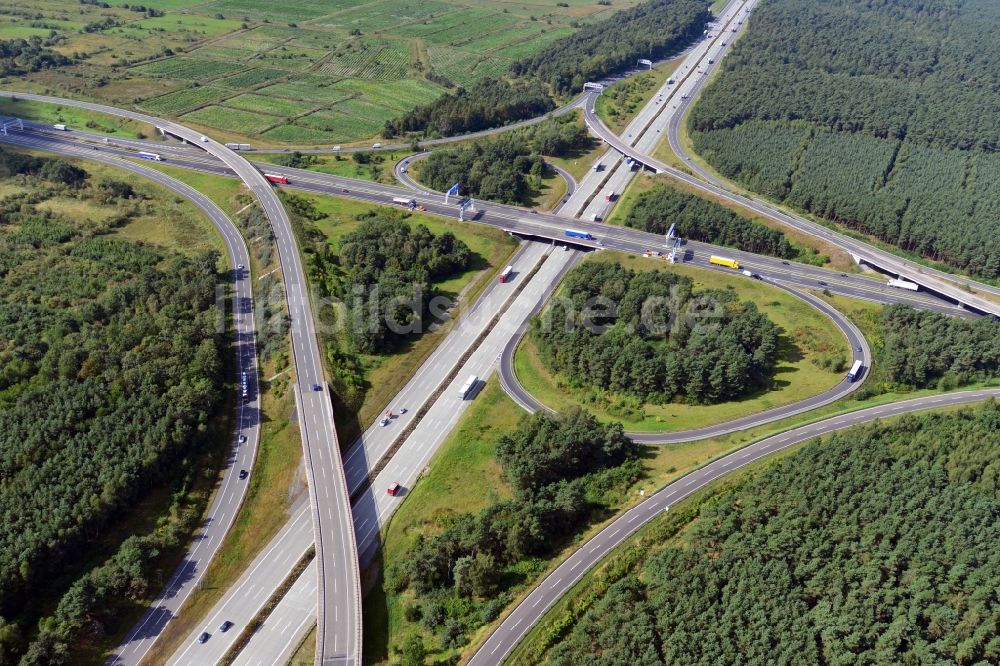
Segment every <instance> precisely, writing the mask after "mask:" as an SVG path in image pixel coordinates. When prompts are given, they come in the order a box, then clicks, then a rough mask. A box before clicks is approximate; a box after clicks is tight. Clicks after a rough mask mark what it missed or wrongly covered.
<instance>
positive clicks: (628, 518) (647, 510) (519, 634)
mask: <svg viewBox="0 0 1000 666" xmlns="http://www.w3.org/2000/svg"><path fill="white" fill-rule="evenodd" d="M990 397H993V398H997V397H1000V389H995V388H994V389H982V390H976V391H961V392H956V393H947V394H944V395H932V396H926V397H923V398H916V399H914V400H906V401H903V402H894V403H890V404H887V405H881V406H878V407H869V408H868V409H862V410H859V411H856V412H851V413H848V414H843V415H840V416H834V417H832V418H829V419H825V420H823V421H818V422H816V423H813V424H810V425H806V426H802V427H800V428H795V429H793V430H788V431H786V432H783V433H780V434H777V435H773V436H771V437H767V438H765V439H762V440H759V441H757V442H755V443H753V444H750V445H748V446H745V447H743V448H742V449H739V450H737V451H734V452H732V453H730V454H728V455H725V456H722V457H720V458H717V459H716V460H715V461H713V462H711V463H709V464H707V465H705V466H704V467H701V468H699V469H697V470H695V471H693V472H690V473H689V474H686V475H684V476H682V477H681V478H679V479H677V480H676V481H673V482H671V483H669V484H667V485H666V486H664V487H663V488H662V489H661V490H659V491H658V492H656V493H655V494H653V495H652V496H651V497H650V498H649V499H647V500H645V501H643V502H641V503H639V504H637V505H636V506H634V507H632V508H631V509H629V510H628V511H626V512H625V513H623V514H622V515H621V516H619V517H618V518H617V519H615V520H614V521H613V522H612V523H611V524H609V525H608V526H607V527H605V528H604V529H603V530H601V531H600V532H598V533H597V534H596V535H595V536H594V537H592V538H591V539H590V540H589V541H587V542H586V543H584V544H583V545H581V546H580V547H579V548H578V549H577V550H576V551H575V552H574V553H573V554H572V555H570V556H569V557H568V558H567V559H566V560H564V561H563V562H562V563H561V564H560V565H559V566H558V567H556V569H555V570H553V571H552V573H550V574H549V575H548V576H546V577H545V578H544V579H543V580H542V581H541V582H540V583H539V584H538V585H537V586H536V587H535V589H534V590H532V592H531V593H530V594H529V595H528V596H527V597H525V598H524V599H523V600H522V601H521V602H520V603H519V604H518V605H517V606H516V607H514V609H513V610H512V611H511V612H510V614H508V615H507V616H506V617H505V618H504V619H503V621H502V622H501V623H500V624H499V625H498V626H497V628H496V629H495V630H494V631H493V633H492V634H490V635H489V636H488V637H487V638H486V640H485V642H484V643H483V644H482V645H481V646H480V647H479V649H478V650H477V651H476V653H475V654H474V655H473V656H472V658H471V659H470V660H469V662H468V666H494V665H496V664H500V663H502V662H503V661H504V659H506V658H507V656H508V655H509V654H510V652H511V651H512V650H513V649H514V647H515V646H516V645H517V643H518V641H520V640H521V638H523V637H524V635H525V634H527V633H528V631H529V630H530V629H531V628H532V627H533V626H535V624H537V623H538V621H539V620H540V619H541V618H542V616H543V615H544V614H545V612H546V611H548V610H549V608H551V607H552V605H553V604H555V602H556V601H558V600H559V598H560V597H561V596H562V595H563V594H565V593H566V592H567V591H569V589H570V588H571V587H572V586H573V585H575V584H576V582H577V581H579V580H580V578H582V577H583V575H584V574H585V573H587V572H588V571H590V570H591V569H592V568H593V567H594V566H595V565H596V564H597V563H598V562H600V561H601V560H602V559H603V558H604V557H605V556H607V555H608V554H609V553H610V552H611V551H612V550H614V549H615V548H616V547H617V546H619V545H621V544H622V543H623V542H624V541H625V540H626V539H628V537H630V536H631V535H633V534H635V532H636V531H638V530H639V528H641V527H642V526H643V525H645V524H647V523H648V522H649V521H651V520H652V519H653V518H655V517H656V516H658V515H660V514H662V513H663V512H664V511H667V510H668V509H669V508H670V507H671V506H673V505H675V504H676V503H677V502H679V501H681V500H683V499H685V498H687V497H689V496H691V495H692V494H694V493H696V492H697V491H699V490H701V489H702V488H704V487H706V486H707V485H709V484H710V483H712V482H714V481H716V480H717V479H719V478H721V477H723V476H725V475H727V474H730V473H731V472H734V471H736V470H738V469H741V468H743V467H746V466H747V465H749V464H751V463H753V462H756V461H758V460H761V459H763V458H766V457H768V456H771V455H773V454H775V453H777V452H779V451H782V450H784V449H787V448H788V447H790V446H794V445H796V444H799V443H801V442H804V441H807V440H810V439H813V438H815V437H818V436H821V435H826V434H829V433H831V432H834V431H837V430H842V429H844V428H849V427H851V426H854V425H858V424H860V423H865V422H868V421H873V420H876V419H882V418H888V417H892V416H898V415H900V414H906V413H909V412H915V411H919V410H923V409H933V408H939V407H948V406H952V405H964V404H969V403H973V402H979V401H981V400H985V399H987V398H990Z"/></svg>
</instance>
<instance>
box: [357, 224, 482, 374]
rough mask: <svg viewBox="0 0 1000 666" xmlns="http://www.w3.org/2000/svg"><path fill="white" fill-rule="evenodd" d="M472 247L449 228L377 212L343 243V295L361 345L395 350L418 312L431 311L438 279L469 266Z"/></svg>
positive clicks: (367, 348) (371, 349)
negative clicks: (434, 230)
mask: <svg viewBox="0 0 1000 666" xmlns="http://www.w3.org/2000/svg"><path fill="white" fill-rule="evenodd" d="M471 257H472V253H471V251H470V250H469V247H468V246H467V245H466V244H465V243H463V242H462V241H460V240H458V239H457V238H455V235H454V234H452V233H451V232H450V231H449V232H445V233H443V234H440V235H438V236H435V235H434V234H432V233H431V232H430V230H428V229H427V227H425V226H423V225H422V224H418V225H417V226H416V227H414V228H413V229H412V230H411V229H410V225H408V224H407V223H406V222H405V221H403V220H401V219H399V218H397V217H391V216H379V215H373V216H372V217H371V218H370V219H367V220H365V221H364V222H363V223H362V224H361V226H360V227H358V229H357V230H355V231H353V232H351V233H349V234H347V235H346V236H344V238H343V239H342V241H341V243H340V255H339V259H340V265H341V266H342V267H343V269H344V270H345V271H346V275H345V278H344V285H345V289H344V293H343V296H344V298H345V300H346V301H347V302H348V305H349V307H350V308H351V315H352V318H353V319H354V325H353V326H352V340H353V341H354V345H355V347H356V349H357V350H358V351H360V352H362V353H366V354H372V353H380V352H386V351H389V350H391V349H392V348H393V347H394V346H395V345H397V344H398V343H399V342H400V340H401V339H402V338H403V337H404V336H402V335H400V334H399V333H398V332H394V331H393V327H395V328H396V329H397V331H400V330H407V329H409V328H410V327H411V326H412V324H414V318H416V317H423V315H425V314H427V306H428V302H429V300H430V299H431V297H432V296H434V295H435V293H436V292H435V290H434V287H433V283H434V282H437V281H440V280H441V279H443V278H446V277H448V276H451V275H454V274H455V273H460V272H462V271H463V270H465V269H466V268H467V267H468V265H469V261H470V260H471Z"/></svg>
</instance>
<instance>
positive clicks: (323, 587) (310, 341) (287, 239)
mask: <svg viewBox="0 0 1000 666" xmlns="http://www.w3.org/2000/svg"><path fill="white" fill-rule="evenodd" d="M0 95H3V96H14V95H15V93H11V92H4V91H0ZM16 96H17V97H18V98H21V99H30V100H34V101H39V102H47V103H54V104H63V105H66V106H74V107H79V108H85V109H89V110H92V111H98V112H101V113H107V114H110V115H115V116H121V117H126V118H131V119H133V120H137V121H139V122H145V123H149V124H151V125H154V126H155V127H158V128H159V129H160V130H161V131H163V132H164V133H169V134H171V135H173V136H176V137H178V138H181V139H183V140H185V141H187V142H188V143H190V144H192V145H194V146H197V147H198V148H200V149H202V150H204V151H205V152H207V153H208V154H210V155H212V156H213V157H214V158H215V159H216V160H219V161H221V162H223V163H224V164H225V165H226V167H227V168H228V169H230V170H231V171H232V172H234V173H235V174H236V175H237V176H238V177H239V178H240V179H241V180H242V181H243V182H244V183H245V184H246V186H247V187H248V188H249V189H250V191H251V192H253V194H254V195H255V196H256V198H257V200H258V201H259V202H260V204H261V207H262V208H263V209H264V212H265V214H266V215H267V217H268V220H269V221H270V223H271V227H272V229H273V230H274V236H275V243H276V245H277V248H278V260H279V263H280V265H281V270H282V276H283V279H284V287H285V298H286V302H287V305H288V315H289V318H290V321H291V338H292V354H293V358H294V361H295V369H296V384H295V385H294V390H295V394H296V398H297V399H296V403H297V412H298V415H299V429H300V432H301V435H302V442H303V451H304V458H305V463H306V477H307V480H308V483H309V493H310V500H311V502H310V503H311V507H312V519H313V531H314V536H315V541H316V562H317V567H318V570H319V577H320V582H321V584H320V585H319V586H318V591H317V617H318V618H319V624H318V631H317V645H316V661H317V663H319V664H327V663H330V664H360V659H361V657H360V654H361V589H360V575H359V570H358V563H357V562H358V561H357V557H356V548H355V543H354V530H353V529H352V527H351V517H350V500H349V496H348V493H347V482H346V480H345V479H344V474H343V468H342V466H341V461H340V447H339V445H338V442H337V433H336V428H335V427H334V421H333V408H332V405H331V402H330V399H329V398H328V397H327V395H326V392H325V391H314V390H313V389H312V386H313V385H314V384H316V385H319V386H320V387H323V386H324V385H325V381H324V378H323V370H322V365H321V363H320V359H321V358H322V357H321V355H320V350H319V343H318V341H317V337H316V333H315V330H314V320H313V316H312V312H311V305H310V301H309V294H308V283H307V282H306V279H305V272H304V271H303V270H302V266H301V263H300V257H299V253H298V248H297V246H296V242H295V237H294V234H293V233H292V228H291V222H290V220H289V219H288V214H287V212H286V211H285V209H284V206H283V205H282V203H281V199H280V198H279V197H278V196H277V194H276V193H275V192H274V190H273V188H272V187H271V186H270V184H269V183H268V181H267V180H266V179H265V178H264V177H263V175H261V173H260V172H259V171H258V170H257V169H256V168H255V167H253V166H252V165H251V164H250V163H249V162H247V161H246V160H245V159H244V158H243V157H241V156H239V155H237V154H236V153H235V152H233V151H232V150H230V149H228V148H226V147H225V146H224V145H222V144H221V143H219V142H217V141H214V140H212V139H209V138H208V137H203V136H202V135H201V134H200V133H199V132H195V131H193V130H191V129H188V128H186V127H184V126H182V125H179V124H177V123H174V122H170V121H165V120H162V119H159V118H154V117H152V116H148V115H145V114H141V113H136V112H132V111H128V110H123V109H117V108H114V107H109V106H105V105H103V104H94V103H90V102H80V101H76V100H69V99H62V98H56V97H48V96H45V95H32V94H27V93H16ZM5 138H7V137H5ZM55 143H56V144H58V143H60V142H58V141H56V142H55ZM43 149H48V148H47V147H46V148H43ZM97 152H100V151H97ZM178 584H181V585H186V583H185V582H184V581H183V580H182V581H179V583H178ZM328 605H329V606H330V608H329V609H328ZM328 611H329V612H328ZM161 617H162V619H161V620H159V621H152V622H147V623H146V624H145V625H144V626H140V627H137V630H136V631H134V632H132V633H131V634H130V635H131V636H133V637H136V638H140V639H142V640H143V644H142V645H135V644H134V643H135V641H132V642H130V643H125V644H123V645H121V646H119V648H118V650H117V651H116V652H117V658H116V662H117V663H123V664H131V663H136V664H137V663H138V662H139V660H141V658H142V656H143V655H144V654H145V653H146V651H148V649H149V646H150V645H152V643H153V641H155V638H156V636H158V635H159V633H160V631H161V630H162V628H163V625H164V624H165V623H166V622H167V621H168V620H169V616H166V615H162V616H161ZM335 618H336V619H335Z"/></svg>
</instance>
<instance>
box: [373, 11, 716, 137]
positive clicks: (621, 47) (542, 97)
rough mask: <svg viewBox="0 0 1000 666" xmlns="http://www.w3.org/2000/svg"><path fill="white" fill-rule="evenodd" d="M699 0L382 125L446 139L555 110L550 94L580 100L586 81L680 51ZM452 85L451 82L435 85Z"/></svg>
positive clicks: (617, 21)
mask: <svg viewBox="0 0 1000 666" xmlns="http://www.w3.org/2000/svg"><path fill="white" fill-rule="evenodd" d="M710 18H711V15H710V14H709V12H708V9H707V6H706V3H704V2H700V1H699V0H648V1H647V2H642V3H640V4H639V5H636V6H635V7H630V8H628V9H623V10H621V11H617V12H615V13H613V14H612V15H611V16H609V17H608V18H607V19H605V20H603V21H598V22H596V23H593V24H590V25H586V26H583V27H582V28H581V29H580V30H579V31H578V32H576V33H575V34H573V35H570V36H568V37H563V38H562V39H557V40H556V41H554V42H552V43H551V44H549V45H548V46H547V47H545V50H544V51H542V52H541V53H538V54H536V55H534V56H532V57H530V58H526V59H524V60H522V61H519V62H516V63H514V64H513V65H512V67H511V72H510V73H511V75H512V76H513V77H514V78H513V80H505V79H483V80H481V81H479V82H477V83H476V84H474V85H473V86H471V87H470V88H468V89H465V88H459V89H458V90H457V91H456V92H455V93H454V94H446V95H443V96H441V97H440V98H438V99H437V100H435V101H434V102H432V103H430V104H427V105H424V106H418V107H415V108H414V109H413V110H411V111H410V112H409V113H407V114H405V115H404V116H401V117H400V118H396V119H393V120H390V121H388V122H386V124H385V128H384V129H383V131H382V135H383V136H384V137H386V138H392V137H396V136H400V135H402V134H406V133H420V134H421V135H422V136H450V135H455V134H462V133H464V132H474V131H479V130H484V129H490V128H493V127H500V126H502V125H506V124H508V123H511V122H516V121H518V120H526V119H528V118H534V117H536V116H540V115H542V114H543V113H546V112H548V111H551V110H552V109H554V108H555V103H554V102H553V100H552V96H551V94H550V93H555V94H556V95H560V96H562V95H570V94H573V95H575V94H577V93H579V92H580V91H582V90H583V84H584V83H586V82H587V81H596V80H600V79H603V78H604V77H606V76H608V75H610V74H615V73H618V72H622V71H624V70H627V69H630V68H632V67H635V63H636V61H637V60H638V59H640V58H652V59H654V60H656V59H659V58H663V57H666V56H669V55H671V54H673V53H677V52H680V51H681V50H682V49H683V48H684V47H685V46H687V45H688V44H689V43H691V42H692V41H693V40H695V39H697V38H698V37H699V36H700V35H701V33H702V30H703V28H704V27H705V24H706V23H707V22H708V21H709V20H710ZM434 80H436V81H437V82H438V83H443V84H445V85H449V84H450V81H441V80H438V79H434Z"/></svg>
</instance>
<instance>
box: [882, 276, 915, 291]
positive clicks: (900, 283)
mask: <svg viewBox="0 0 1000 666" xmlns="http://www.w3.org/2000/svg"><path fill="white" fill-rule="evenodd" d="M885 286H887V287H896V288H897V289H907V290H909V291H920V285H918V284H916V283H915V282H910V281H909V280H903V279H900V278H893V279H891V280H889V281H888V282H886V283H885Z"/></svg>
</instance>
